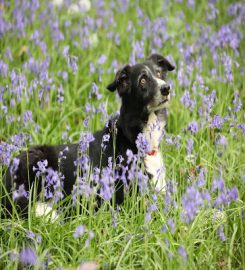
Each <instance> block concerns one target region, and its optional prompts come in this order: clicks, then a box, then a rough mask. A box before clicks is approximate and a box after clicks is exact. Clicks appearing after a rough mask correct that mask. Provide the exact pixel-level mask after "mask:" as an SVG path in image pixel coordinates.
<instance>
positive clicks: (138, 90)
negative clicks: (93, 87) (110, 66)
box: [2, 54, 174, 213]
mask: <svg viewBox="0 0 245 270" xmlns="http://www.w3.org/2000/svg"><path fill="white" fill-rule="evenodd" d="M156 67H157V68H158V69H160V72H161V77H162V78H164V76H165V74H166V71H171V70H173V69H174V66H173V65H172V64H170V63H169V62H168V60H167V59H165V58H164V57H163V56H161V55H158V54H153V55H151V56H150V57H149V58H148V59H147V60H146V61H145V62H144V63H141V64H136V65H134V66H130V65H127V66H125V67H123V68H122V69H121V70H119V71H118V72H117V74H116V76H115V79H114V80H113V82H112V83H110V84H109V85H108V87H107V88H108V90H110V91H115V90H117V91H118V94H119V95H120V97H121V99H122V105H121V109H120V116H119V117H118V118H116V119H113V120H111V121H109V124H108V125H107V126H105V127H104V128H103V130H101V131H98V132H96V133H94V134H93V135H94V138H95V140H94V141H93V142H91V143H90V147H89V156H90V159H91V162H92V164H93V166H94V167H99V166H100V165H101V167H105V166H107V165H108V157H112V156H114V149H115V157H117V156H120V155H121V156H122V157H123V158H124V160H126V151H127V149H130V150H132V152H133V153H134V154H136V153H137V148H136V145H135V140H136V138H137V135H138V134H139V133H140V132H142V130H143V128H144V126H145V125H146V123H147V120H148V116H149V110H148V107H147V106H148V105H149V104H150V103H151V102H152V100H153V98H154V96H155V95H156V91H158V90H157V85H156V80H155V79H154V78H155V76H156ZM142 76H143V77H144V76H145V78H147V80H146V84H145V85H144V86H141V85H140V84H139V80H140V78H142ZM168 89H169V87H168ZM156 114H157V115H159V117H166V110H165V109H162V110H158V111H156ZM115 120H116V124H115V127H114V122H115ZM105 134H110V140H109V142H108V143H107V148H106V150H105V151H104V152H103V154H102V157H101V142H102V138H103V136H104V135H105ZM113 138H114V139H113ZM114 144H115V147H114ZM67 146H68V151H65V152H64V153H65V156H66V158H65V159H62V160H61V164H58V159H59V155H60V152H61V151H64V149H65V148H66V147H67ZM78 147H79V145H78V144H71V145H58V146H47V145H42V146H34V147H31V148H30V149H29V150H28V151H24V152H22V153H21V154H20V155H19V156H18V157H17V158H18V159H19V160H20V163H19V167H18V169H17V172H16V174H15V177H13V176H12V175H11V169H10V168H8V169H7V172H6V174H5V177H4V179H3V184H4V186H5V188H6V191H7V193H8V195H9V197H8V196H6V194H5V196H4V198H3V200H2V201H3V207H4V208H6V209H7V211H8V213H11V211H12V204H11V202H10V200H9V199H8V198H11V197H12V192H13V187H14V186H15V188H18V187H19V186H20V185H22V184H24V186H25V189H26V190H30V188H31V186H32V184H33V182H34V180H35V172H34V171H33V167H34V166H35V167H36V165H37V162H38V161H40V160H45V159H46V160H47V161H48V166H49V167H52V168H53V169H54V170H58V169H59V170H61V173H62V174H63V175H64V177H65V178H64V193H65V195H69V194H71V191H72V188H73V185H74V184H75V180H76V176H75V174H74V171H76V166H75V164H74V161H75V160H76V159H77V153H78ZM101 158H102V159H101ZM37 182H38V183H37V187H38V188H37V191H38V192H37V193H39V192H40V190H41V179H37ZM123 198H124V193H123V184H122V183H121V182H120V181H119V180H116V193H115V202H116V204H120V203H122V201H123ZM15 203H16V205H17V206H18V207H19V208H21V211H22V212H23V213H27V208H28V201H27V199H25V198H24V197H21V198H18V200H17V201H16V202H15Z"/></svg>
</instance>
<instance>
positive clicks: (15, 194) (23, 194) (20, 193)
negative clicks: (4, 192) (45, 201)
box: [13, 184, 29, 201]
mask: <svg viewBox="0 0 245 270" xmlns="http://www.w3.org/2000/svg"><path fill="white" fill-rule="evenodd" d="M21 197H25V198H28V197H29V193H28V192H27V191H26V190H25V186H24V184H22V185H20V186H19V187H18V189H17V190H14V191H13V201H16V200H17V199H18V198H21Z"/></svg>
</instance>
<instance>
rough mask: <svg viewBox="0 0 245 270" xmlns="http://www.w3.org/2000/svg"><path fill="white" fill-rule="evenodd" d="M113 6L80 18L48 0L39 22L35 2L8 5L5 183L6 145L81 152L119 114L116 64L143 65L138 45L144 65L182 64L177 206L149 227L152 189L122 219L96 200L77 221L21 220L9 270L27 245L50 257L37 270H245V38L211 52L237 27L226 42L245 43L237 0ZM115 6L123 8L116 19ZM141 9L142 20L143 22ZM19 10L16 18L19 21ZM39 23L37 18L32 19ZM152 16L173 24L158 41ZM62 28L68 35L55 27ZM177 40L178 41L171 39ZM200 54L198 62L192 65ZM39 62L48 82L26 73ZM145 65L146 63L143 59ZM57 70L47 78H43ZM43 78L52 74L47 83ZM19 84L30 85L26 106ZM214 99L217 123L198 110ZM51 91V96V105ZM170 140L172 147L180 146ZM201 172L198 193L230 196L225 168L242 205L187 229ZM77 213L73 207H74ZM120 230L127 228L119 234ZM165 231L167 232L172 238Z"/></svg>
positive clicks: (170, 130)
mask: <svg viewBox="0 0 245 270" xmlns="http://www.w3.org/2000/svg"><path fill="white" fill-rule="evenodd" d="M104 2H105V3H104ZM104 2H103V1H92V4H91V9H90V10H89V11H88V12H87V13H77V14H71V13H70V12H69V7H67V8H65V7H64V6H63V7H55V8H54V9H52V8H51V7H49V2H46V1H40V3H39V7H38V8H37V9H36V10H35V11H33V12H30V8H31V7H28V8H27V4H28V3H29V1H23V3H22V2H21V1H20V3H19V4H18V1H9V2H4V3H3V4H0V12H1V16H0V18H4V23H3V21H2V22H1V21H0V25H1V24H2V25H5V26H6V27H7V22H9V23H11V24H12V28H11V29H10V30H9V31H6V33H4V34H1V32H0V59H1V60H2V61H3V62H4V63H6V64H7V65H8V71H7V73H6V74H3V73H2V71H1V70H2V67H1V68H0V78H1V79H0V112H1V113H0V126H1V129H0V142H1V144H0V165H1V167H0V172H1V173H0V181H1V175H4V173H5V171H6V168H7V164H6V162H5V161H4V158H5V157H6V155H7V154H6V150H2V149H5V148H3V146H6V144H7V145H8V146H15V150H16V151H13V152H11V156H12V157H13V156H16V155H17V153H19V152H20V151H21V149H25V148H26V147H29V146H30V145H32V144H44V143H45V144H47V143H48V144H60V143H66V142H69V141H72V142H77V141H78V140H79V137H80V134H81V132H83V131H92V132H93V131H95V130H98V129H100V128H102V127H103V125H104V123H105V121H106V120H107V119H108V115H109V114H111V113H115V112H116V110H118V108H119V104H120V101H119V98H118V97H117V96H116V95H114V94H112V93H110V92H109V91H107V90H106V85H107V84H108V83H110V82H111V80H112V79H113V74H114V67H113V64H112V62H113V60H117V62H118V64H117V65H115V66H119V64H127V63H129V62H130V60H129V58H130V55H131V54H132V51H133V50H134V51H135V53H136V55H137V53H138V52H139V50H140V49H136V48H133V46H134V44H135V42H136V41H142V43H143V48H142V49H143V51H144V54H145V57H146V56H148V55H150V53H151V52H152V51H153V50H154V49H155V50H157V51H158V52H160V53H162V54H164V55H165V56H166V55H167V56H168V57H169V59H173V61H174V63H175V65H176V71H175V72H174V73H172V74H169V76H168V78H169V81H170V82H171V85H172V89H173V92H174V96H173V97H172V100H171V105H170V109H169V121H168V126H167V133H166V137H165V138H164V140H163V142H162V145H161V149H162V153H163V157H164V161H165V165H166V168H167V177H166V178H167V180H168V181H170V180H174V181H175V183H176V187H177V189H176V191H175V192H174V193H171V194H170V196H171V205H170V206H169V205H168V202H167V197H166V195H161V194H158V195H157V201H156V202H155V203H156V206H157V209H156V210H155V211H153V212H152V215H151V219H150V221H149V222H147V221H146V219H145V217H146V214H147V211H148V208H149V207H150V206H151V205H152V203H154V200H153V197H152V195H153V191H150V193H149V194H142V195H141V196H136V195H133V196H131V197H127V198H126V200H125V202H124V204H123V205H121V206H120V208H121V210H120V211H116V210H115V209H114V208H112V207H111V206H110V205H109V204H108V203H105V204H103V205H102V207H101V208H100V209H99V210H98V211H97V212H96V213H95V212H94V211H93V202H92V201H89V205H90V207H89V210H88V211H87V210H86V209H85V207H84V206H85V205H86V203H88V202H87V201H86V200H83V201H82V202H81V206H82V212H81V213H75V214H74V216H73V218H72V219H70V220H68V221H67V220H66V219H65V217H64V216H65V213H61V214H60V216H59V217H58V219H57V220H56V221H55V222H54V223H52V222H51V220H50V219H49V218H48V217H47V218H46V219H44V218H38V217H35V215H34V214H33V209H31V212H30V214H31V215H30V217H29V219H28V220H23V219H20V218H19V216H18V215H13V217H12V219H1V221H0V235H1V238H0V269H18V267H19V266H20V264H19V259H18V256H19V255H18V254H19V252H20V251H21V249H22V248H24V247H27V246H31V247H32V248H33V249H34V250H35V252H36V253H37V255H38V257H39V259H38V263H37V264H36V265H35V266H34V267H30V268H34V269H41V267H42V264H43V263H46V265H47V266H46V267H47V269H57V268H58V267H62V269H66V268H68V267H76V266H78V265H79V264H81V263H82V262H84V261H96V262H97V263H98V265H99V267H100V269H245V268H244V267H245V255H244V254H245V253H244V250H245V242H244V239H245V235H244V233H245V232H244V229H245V228H244V211H245V205H244V197H245V192H244V171H245V170H244V169H245V158H244V150H245V149H244V148H245V144H244V133H243V132H242V129H241V128H239V127H238V124H242V123H243V124H244V93H245V91H244V75H243V73H244V60H243V59H244V58H245V54H244V45H245V44H244V39H243V38H239V44H238V46H237V47H236V48H235V49H232V48H231V46H230V43H229V42H228V41H227V42H225V43H224V44H223V46H221V45H220V44H218V46H217V48H215V49H214V48H213V47H212V46H213V42H214V40H218V41H220V40H221V38H222V35H221V36H219V35H218V34H217V33H218V32H219V31H220V29H221V28H222V27H223V26H224V25H227V24H228V25H229V26H230V27H231V29H233V31H231V32H229V33H228V34H227V35H226V36H225V37H226V38H229V37H231V39H232V40H235V37H236V36H235V33H236V31H240V33H242V25H241V23H239V21H236V22H235V19H236V18H239V16H240V17H241V16H242V15H241V11H240V13H239V12H238V14H237V15H236V16H229V15H228V12H227V10H228V6H230V5H231V4H233V5H234V4H235V3H234V1H221V0H218V1H216V4H214V6H213V7H211V8H210V7H209V6H208V4H207V2H206V1H200V2H197V1H196V2H195V7H191V6H189V5H188V1H183V3H178V1H166V2H163V3H162V1H158V0H155V1H143V0H142V1H138V4H136V3H135V2H131V3H130V4H129V7H128V8H127V10H126V11H125V12H124V13H121V10H122V9H123V8H122V7H121V6H120V3H121V4H122V1H117V2H110V1H104ZM101 3H104V5H105V8H104V10H105V14H102V13H103V7H100V6H99V4H101ZM113 3H114V4H115V5H116V8H115V9H114V10H113V11H111V12H109V11H110V10H112V9H111V5H112V4H113ZM139 7H140V8H141V11H142V12H143V13H142V14H143V15H140V14H141V13H140V12H139ZM15 8H17V9H16V10H15V12H14V14H15V16H13V14H12V12H13V10H14V9H15ZM214 8H216V9H217V11H218V13H217V14H218V15H217V16H216V18H214V19H213V20H206V19H205V18H206V17H207V14H210V13H211V11H213V10H214ZM243 8H244V4H243ZM17 11H19V13H18V12H17ZM31 14H33V15H34V17H33V21H31V17H30V15H31ZM21 15H22V16H23V18H25V19H23V21H25V22H26V26H25V34H23V35H20V33H21V28H20V26H18V24H17V23H16V21H15V19H16V18H18V16H21ZM88 16H89V18H90V19H91V20H90V21H89V20H88ZM112 16H113V18H112ZM111 18H112V20H111V21H110V19H111ZM147 18H148V19H149V20H150V21H151V22H152V24H153V25H156V24H157V23H158V22H157V19H158V20H159V18H161V19H163V21H164V23H163V24H160V26H159V27H156V29H155V30H154V31H153V30H149V31H148V30H147V29H148V24H147V20H148V19H147ZM96 19H97V21H96ZM20 21H21V20H20ZM56 21H57V22H58V25H59V31H60V32H59V31H58V30H57V28H55V22H56ZM130 22H131V23H132V28H131V29H130ZM153 22H154V23H153ZM88 25H89V27H88V33H89V34H88V36H87V34H86V31H87V30H86V26H88ZM187 25H188V26H189V30H188V27H187ZM234 25H235V26H234ZM207 27H210V28H207ZM232 27H233V28H232ZM0 28H1V27H0ZM127 29H129V30H127ZM35 30H38V31H39V33H40V38H39V39H36V40H30V36H31V34H33V33H34V31H35ZM60 33H62V34H63V39H61V40H60V41H59V42H57V41H55V38H57V37H58V36H59V34H60ZM92 34H96V35H97V39H98V41H97V43H96V42H95V43H94V44H90V45H89V46H86V42H87V40H88V39H89V36H91V35H92ZM109 34H111V35H112V36H113V39H114V38H115V36H116V34H118V35H119V36H120V43H118V44H117V45H115V41H114V40H113V39H112V38H110V36H109ZM167 35H169V38H168V39H166V40H164V38H165V37H166V36H167ZM205 35H207V37H205ZM223 35H225V34H223ZM243 35H244V33H243ZM81 36H82V38H80V37H81ZM157 36H159V38H160V40H161V42H162V46H160V47H157V46H156V45H154V43H153V40H154V38H156V37H157ZM40 41H43V42H45V44H46V50H45V49H43V51H42V49H41V48H40V45H39V44H40V43H39V42H40ZM67 45H68V46H69V55H70V56H76V57H77V65H78V70H77V72H75V73H74V72H73V71H72V69H71V67H70V66H69V65H68V63H67V60H66V58H64V57H63V56H62V51H63V48H64V46H67ZM191 45H192V46H193V47H192V52H191V53H190V55H189V56H187V52H188V51H189V50H190V46H191ZM7 48H9V49H10V50H11V53H12V58H13V60H12V61H10V60H9V59H8V57H7V56H6V50H7ZM224 53H225V54H226V57H228V58H229V59H230V60H231V74H232V75H233V80H232V81H231V82H229V81H227V80H226V77H227V71H226V66H225V65H224V61H223V60H222V59H223V58H224ZM101 55H105V56H106V57H107V58H106V61H105V62H104V63H103V64H101V65H100V64H98V59H99V57H100V56H101ZM31 57H33V58H34V59H35V60H36V61H37V62H39V65H42V67H41V66H40V71H39V72H37V73H34V72H31V71H30V67H28V68H25V66H24V64H25V63H26V62H27V61H29V59H30V58H31ZM45 59H46V60H47V59H48V62H47V63H48V64H47V67H46V68H45V67H43V65H44V62H43V61H45ZM136 60H139V61H141V59H139V58H138V59H137V57H136ZM197 61H201V63H202V68H200V67H199V66H198V65H197V64H196V62H197ZM0 63H1V61H0ZM41 63H42V64H41ZM91 63H92V64H94V66H95V70H96V71H95V72H94V73H92V72H91V70H90V64H91ZM0 66H1V65H0ZM212 69H216V74H215V75H212ZM11 71H12V72H13V71H15V73H16V74H18V75H22V76H23V75H24V76H25V78H26V82H27V83H26V84H25V81H19V82H18V80H17V79H16V78H15V79H14V82H15V83H16V85H15V84H13V83H11ZM46 71H48V79H44V80H40V78H41V76H44V75H45V72H46ZM64 71H65V72H66V73H67V75H68V78H67V80H65V79H63V78H62V75H60V72H64ZM42 72H44V73H43V74H42V75H40V73H42ZM100 72H102V75H100ZM183 75H186V76H187V80H188V83H187V85H183V84H181V77H182V76H183ZM198 76H202V78H203V81H204V87H201V86H200V85H201V84H200V82H198ZM35 79H38V80H39V83H38V85H37V87H36V88H35V87H34V90H33V92H32V93H30V85H32V84H33V83H34V82H35ZM49 79H52V81H51V82H50V81H49ZM92 82H95V83H96V84H97V85H98V87H99V92H100V94H102V99H100V100H98V99H96V96H92V97H91V98H89V93H90V92H91V88H92ZM23 84H24V87H22V85H23ZM61 84H62V86H63V89H64V93H63V94H62V96H64V101H63V102H61V103H59V102H58V101H57V94H58V88H59V87H60V85H61ZM193 85H195V87H196V91H195V89H194V88H193ZM17 86H19V87H20V88H19V89H20V96H19V97H18V94H17V90H18V88H17ZM205 87H208V88H207V89H205ZM186 90H188V91H190V95H191V97H192V99H195V100H196V105H195V106H194V108H193V110H190V109H189V108H188V107H186V106H184V105H183V104H182V103H181V101H180V99H181V97H182V96H183V94H184V91H186ZM213 90H215V91H216V96H217V98H216V100H215V101H214V104H213V107H212V109H211V111H210V112H209V116H210V117H209V119H208V120H207V119H206V118H205V116H204V115H200V114H199V111H198V109H199V108H200V107H202V109H203V110H204V109H205V108H206V105H205V102H204V98H205V97H206V96H207V95H210V94H211V92H212V91H213ZM40 91H43V95H42V97H41V98H40ZM235 91H238V92H239V98H240V100H241V102H242V104H243V107H242V108H241V109H240V110H239V111H235V110H234V106H235V105H234V104H233V100H234V95H235ZM88 103H89V104H90V105H91V107H92V109H91V111H89V112H86V110H85V105H86V104H88ZM27 110H30V111H31V112H32V121H23V117H24V113H25V111H27ZM216 114H217V115H219V116H221V117H222V118H225V117H226V116H229V120H226V121H224V124H223V125H222V127H221V128H212V127H210V124H211V123H212V120H213V117H214V115H216ZM88 116H89V117H90V120H89V124H88V126H87V127H84V124H83V123H84V120H85V119H86V117H88ZM191 121H197V122H198V123H199V131H198V132H197V133H196V134H191V133H190V132H189V131H188V129H187V127H188V125H189V123H190V122H191ZM17 134H25V135H26V136H28V137H27V140H24V139H22V140H20V142H19V143H18V140H17V139H16V137H12V136H14V135H17ZM221 135H222V136H225V138H226V139H227V146H222V145H219V146H217V143H216V140H217V138H219V137H220V136H221ZM11 138H12V139H11ZM167 138H168V139H170V138H172V142H173V143H169V140H167ZM189 139H192V140H193V141H194V149H193V151H192V154H191V155H187V154H186V153H187V152H186V143H187V141H188V140H189ZM200 168H205V169H206V170H207V172H206V174H205V184H204V185H203V186H202V187H201V188H200V189H199V190H200V191H203V192H204V191H209V192H210V195H211V204H213V203H214V202H215V200H216V199H217V197H218V196H219V194H221V193H222V191H212V186H213V183H214V179H215V178H217V177H218V176H219V170H220V169H222V178H223V179H224V182H225V188H226V189H230V188H233V187H236V188H237V189H238V193H239V196H238V198H237V199H236V200H234V201H233V202H231V203H230V204H228V205H222V211H219V210H217V209H216V208H214V207H207V205H206V206H205V205H204V206H202V207H200V208H199V211H198V212H197V214H196V215H195V218H194V219H193V221H192V222H190V223H185V222H184V221H183V220H182V214H183V205H182V198H183V196H184V194H185V193H186V190H187V187H190V186H194V185H195V184H196V183H197V182H198V179H199V173H200ZM68 199H69V198H68ZM206 204H208V202H206ZM69 207H70V206H69V203H68V206H67V208H68V209H69ZM64 212H65V211H64ZM215 215H216V219H215V218H214V216H215ZM170 218H171V219H173V221H174V223H175V228H173V229H171V226H170V225H169V224H168V222H169V219H170ZM114 220H115V221H116V224H117V225H116V226H113V225H114V224H113V221H114ZM81 224H83V225H85V226H86V230H85V233H84V234H83V235H82V236H81V237H79V238H74V236H73V234H74V231H75V230H76V228H77V226H78V225H81ZM164 225H167V228H165V229H164ZM220 226H222V228H224V234H225V240H224V239H223V241H222V240H221V239H220V236H219V233H218V230H219V228H220ZM29 231H32V232H33V233H34V234H35V236H34V237H32V238H33V239H30V237H28V232H29ZM91 232H92V233H93V235H91ZM39 236H40V237H41V241H39V240H40V239H39ZM181 246H183V247H184V249H185V250H186V254H187V256H186V257H185V256H184V257H183V256H181V255H180V254H179V248H180V247H181ZM43 267H44V266H43Z"/></svg>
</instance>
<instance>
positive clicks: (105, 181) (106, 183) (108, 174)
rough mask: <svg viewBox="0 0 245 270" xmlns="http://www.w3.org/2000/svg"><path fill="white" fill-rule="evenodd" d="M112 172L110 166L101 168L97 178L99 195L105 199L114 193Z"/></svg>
mask: <svg viewBox="0 0 245 270" xmlns="http://www.w3.org/2000/svg"><path fill="white" fill-rule="evenodd" d="M114 181H115V179H114V173H113V170H112V168H110V167H105V168H103V169H102V174H101V178H100V180H99V183H100V190H99V193H100V196H101V197H102V198H103V199H104V200H105V201H109V200H110V199H111V198H112V196H113V193H114V189H115V188H114Z"/></svg>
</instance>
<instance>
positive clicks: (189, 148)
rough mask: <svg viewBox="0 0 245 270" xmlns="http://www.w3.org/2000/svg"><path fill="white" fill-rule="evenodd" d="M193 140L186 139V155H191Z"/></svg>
mask: <svg viewBox="0 0 245 270" xmlns="http://www.w3.org/2000/svg"><path fill="white" fill-rule="evenodd" d="M193 146H194V141H193V140H192V139H189V140H187V141H186V150H187V156H191V155H192V152H193Z"/></svg>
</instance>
